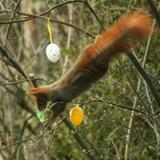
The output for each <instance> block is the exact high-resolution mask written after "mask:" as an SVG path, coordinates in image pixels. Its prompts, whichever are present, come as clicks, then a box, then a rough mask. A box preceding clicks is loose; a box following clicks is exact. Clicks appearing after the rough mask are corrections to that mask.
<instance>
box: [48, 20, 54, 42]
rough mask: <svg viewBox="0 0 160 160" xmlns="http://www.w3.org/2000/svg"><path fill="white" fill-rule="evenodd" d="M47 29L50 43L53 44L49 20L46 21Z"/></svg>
mask: <svg viewBox="0 0 160 160" xmlns="http://www.w3.org/2000/svg"><path fill="white" fill-rule="evenodd" d="M47 28H48V33H49V40H50V43H53V39H52V29H51V24H50V18H48V19H47Z"/></svg>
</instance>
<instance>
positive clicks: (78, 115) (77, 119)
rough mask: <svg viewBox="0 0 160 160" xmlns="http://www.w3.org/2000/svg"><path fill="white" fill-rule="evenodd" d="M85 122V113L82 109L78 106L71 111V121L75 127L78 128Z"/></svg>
mask: <svg viewBox="0 0 160 160" xmlns="http://www.w3.org/2000/svg"><path fill="white" fill-rule="evenodd" d="M83 120H84V112H83V110H82V108H81V107H79V106H78V105H76V106H75V107H73V108H72V109H71V111H70V121H71V122H72V123H73V124H74V125H75V126H78V125H80V124H81V123H82V121H83Z"/></svg>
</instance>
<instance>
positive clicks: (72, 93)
mask: <svg viewBox="0 0 160 160" xmlns="http://www.w3.org/2000/svg"><path fill="white" fill-rule="evenodd" d="M150 31H151V19H150V16H149V15H148V14H147V13H146V12H143V11H137V12H134V13H133V14H130V15H126V16H123V17H122V18H120V20H119V21H118V22H117V23H115V24H114V25H113V26H111V27H110V28H108V29H107V30H106V31H105V32H104V33H103V34H101V35H99V36H98V37H97V38H96V40H95V42H94V43H92V44H90V45H89V46H88V47H87V48H86V49H85V50H84V52H82V53H81V54H80V55H79V57H78V58H77V60H76V62H75V64H74V65H73V66H72V67H71V69H70V70H69V71H68V72H67V73H66V74H65V75H64V76H63V77H62V78H61V79H60V80H58V81H57V82H55V83H53V84H51V85H47V86H40V87H37V88H33V89H30V90H29V94H30V95H34V96H36V97H37V101H38V103H37V104H38V108H40V109H44V108H45V107H46V106H45V105H46V104H47V101H52V102H53V103H57V105H56V106H55V107H53V118H56V116H58V115H59V114H60V113H61V112H62V111H63V110H64V108H65V105H66V103H67V102H69V101H71V100H72V99H74V98H75V97H77V96H78V95H79V94H81V93H82V92H84V91H85V90H87V89H88V88H89V87H91V85H92V84H93V83H94V82H96V81H97V80H99V79H100V78H101V77H102V76H104V74H105V73H106V72H107V69H108V65H109V62H110V59H111V58H112V57H114V56H115V55H117V54H119V53H122V52H127V51H128V50H129V49H130V48H131V47H133V45H134V44H135V42H136V41H137V40H138V41H139V40H141V39H144V38H145V37H146V36H148V35H149V33H150ZM58 102H63V103H62V104H58Z"/></svg>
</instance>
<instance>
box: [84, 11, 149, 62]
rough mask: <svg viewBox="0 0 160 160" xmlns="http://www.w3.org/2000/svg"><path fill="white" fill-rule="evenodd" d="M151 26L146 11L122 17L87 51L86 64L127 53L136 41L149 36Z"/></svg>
mask: <svg viewBox="0 0 160 160" xmlns="http://www.w3.org/2000/svg"><path fill="white" fill-rule="evenodd" d="M151 26H152V24H151V18H150V15H149V14H148V13H146V12H144V11H136V12H134V13H132V14H130V15H126V16H123V17H121V18H120V19H119V20H118V22H117V23H115V24H114V25H112V26H111V27H110V28H108V29H107V30H106V31H105V32H104V33H103V34H101V35H99V36H98V37H97V38H96V40H95V42H94V43H92V44H91V45H90V46H89V47H88V48H87V49H86V57H85V58H86V63H89V61H93V59H96V58H97V57H98V58H100V59H101V58H102V59H108V58H111V57H113V56H115V55H117V54H119V53H121V52H127V51H128V50H129V49H130V48H131V47H133V45H134V44H135V41H139V40H142V39H144V38H146V37H147V36H148V35H149V33H150V31H151ZM87 54H88V55H87Z"/></svg>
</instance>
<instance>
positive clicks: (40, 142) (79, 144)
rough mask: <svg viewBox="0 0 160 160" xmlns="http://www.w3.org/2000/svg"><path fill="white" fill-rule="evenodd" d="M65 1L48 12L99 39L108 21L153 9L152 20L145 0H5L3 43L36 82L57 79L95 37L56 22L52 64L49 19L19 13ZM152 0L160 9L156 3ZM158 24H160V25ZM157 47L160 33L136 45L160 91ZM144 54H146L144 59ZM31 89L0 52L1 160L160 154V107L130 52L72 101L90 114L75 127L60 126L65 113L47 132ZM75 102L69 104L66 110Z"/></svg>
mask: <svg viewBox="0 0 160 160" xmlns="http://www.w3.org/2000/svg"><path fill="white" fill-rule="evenodd" d="M64 2H68V3H65V4H64V5H60V6H59V7H57V8H55V9H53V10H51V11H49V12H48V13H47V14H45V15H42V16H44V17H46V18H47V17H50V18H51V19H55V20H58V21H63V22H66V23H69V24H73V25H75V26H77V27H78V28H80V29H83V30H84V32H88V33H90V34H92V35H94V36H96V35H97V34H99V33H101V32H102V31H103V27H102V25H103V26H104V28H107V27H108V26H110V25H111V24H113V23H114V22H115V21H116V20H117V19H118V18H119V17H120V16H121V15H123V14H124V13H129V12H132V11H134V10H136V9H142V10H146V11H148V12H149V13H150V14H151V15H152V17H153V20H154V14H153V12H152V10H151V8H150V6H149V4H148V3H147V0H128V1H124V0H88V1H85V0H84V1H80V0H79V1H78V0H77V1H76V0H75V1H74V0H72V1H69V0H68V1H63V0H46V1H42V0H1V1H0V35H1V36H0V43H1V45H2V44H3V47H4V48H6V50H7V51H8V53H9V54H10V56H12V57H13V58H14V59H15V60H16V61H17V62H18V63H19V64H20V66H21V67H22V68H23V69H24V71H25V72H26V73H27V74H28V75H29V76H30V77H31V78H35V79H36V80H34V81H36V83H37V85H42V84H49V83H51V82H54V81H56V80H58V79H59V78H60V77H61V76H62V75H63V74H64V73H65V72H66V71H67V70H68V69H69V68H70V67H71V66H72V64H73V63H74V61H75V59H76V57H77V56H78V55H79V54H80V53H81V52H82V51H83V49H84V48H85V46H86V45H87V44H89V43H91V42H93V40H94V39H93V38H92V37H91V36H89V35H88V34H85V33H84V32H81V31H80V30H78V29H76V28H73V27H69V26H68V25H63V24H61V23H55V22H53V23H52V32H53V41H54V42H55V43H56V44H58V45H59V46H60V47H61V53H62V57H61V59H60V61H59V62H58V63H56V64H53V63H51V62H49V61H48V59H47V58H46V55H45V48H46V46H47V45H48V44H49V36H48V31H47V21H46V19H45V18H37V17H35V18H34V19H33V18H32V19H31V20H29V21H23V20H25V19H26V18H28V17H32V16H31V15H28V16H27V15H23V14H19V13H18V12H17V13H16V12H14V10H15V9H16V10H18V11H21V12H22V13H30V14H32V15H40V14H41V13H43V12H45V11H47V10H48V9H49V8H52V7H53V6H56V5H58V4H60V3H64ZM69 2H70V3H69ZM153 2H154V4H155V7H157V6H158V0H157V1H156V0H155V1H153ZM90 8H91V9H92V10H94V12H92V10H91V9H90ZM14 13H15V14H14ZM94 14H96V15H97V16H98V17H99V19H100V22H101V24H102V25H101V24H100V23H99V22H98V21H97V19H96V17H95V16H94ZM13 15H14V16H13ZM12 17H13V18H12ZM19 20H20V21H19ZM21 20H22V21H21ZM10 21H15V23H13V24H11V25H10V27H9V29H8V26H9V24H8V23H7V22H10ZM16 21H17V22H16ZM4 22H6V23H7V24H5V23H4ZM155 28H158V24H157V23H155ZM159 44H160V40H159V36H158V30H157V32H155V33H154V34H153V35H151V36H150V37H149V38H148V39H146V40H145V41H144V42H142V43H139V44H138V45H137V46H136V47H135V48H134V52H135V53H136V57H137V59H138V62H139V64H140V65H141V66H143V68H144V70H145V71H146V73H147V74H148V76H149V77H150V79H151V80H152V83H153V85H154V86H155V88H156V91H157V93H159V91H160V90H159V89H160V85H159V84H160V76H159V75H160V63H159V60H160V54H159V51H160V45H159ZM147 47H148V48H147ZM144 55H147V59H146V61H145V63H144V64H143V59H144ZM21 81H25V82H23V83H20V82H21ZM139 83H140V84H139ZM138 85H139V86H138ZM137 86H138V87H137ZM29 88H30V86H29V84H28V82H27V81H26V80H25V79H24V77H23V76H22V75H21V74H20V73H19V72H18V71H17V70H16V69H15V68H14V67H13V65H12V64H11V63H10V61H9V59H7V58H6V57H5V56H4V55H3V54H1V55H0V103H1V104H0V160H9V159H10V160H12V159H16V160H29V159H45V160H80V159H82V160H83V159H93V160H94V159H97V160H117V159H119V160H131V159H132V160H133V159H134V160H141V159H142V160H156V159H157V160H158V159H159V158H160V118H159V116H158V115H159V111H160V110H159V105H158V104H157V103H156V101H155V99H154V96H153V95H152V93H151V92H150V89H149V88H148V85H147V84H146V82H145V80H144V79H143V78H142V76H141V75H140V74H139V72H138V71H137V69H136V67H135V66H134V64H133V63H132V62H131V60H130V59H129V57H128V56H127V55H126V54H124V55H122V56H120V57H117V58H115V59H114V60H113V61H112V63H111V64H110V68H109V70H108V73H107V74H106V76H105V77H104V78H102V79H101V80H100V81H98V82H97V83H96V84H95V85H94V86H93V87H92V88H91V89H90V90H88V91H87V92H85V93H83V94H82V95H81V96H80V97H78V98H77V99H75V100H74V102H73V103H76V102H78V103H80V104H81V107H82V108H83V110H84V112H85V120H84V122H83V123H82V124H81V125H80V126H78V127H76V128H75V127H73V126H72V125H71V124H70V123H69V121H66V122H65V123H63V122H62V123H61V118H60V119H59V120H57V122H56V123H55V124H53V126H52V127H51V128H50V129H49V130H47V129H46V128H45V127H44V126H43V125H42V124H40V123H39V121H38V120H37V119H36V118H35V116H33V115H34V112H35V110H36V108H35V104H34V103H33V100H32V98H31V97H28V96H27V95H26V91H27V90H28V89H29ZM91 102H92V103H91ZM73 103H70V104H68V106H67V109H66V111H65V113H64V114H65V115H67V114H68V113H69V110H70V109H71V107H72V105H73ZM124 108H126V109H124ZM132 108H134V109H137V110H138V111H133V110H132ZM139 111H142V112H143V114H142V113H141V114H140V113H139Z"/></svg>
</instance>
